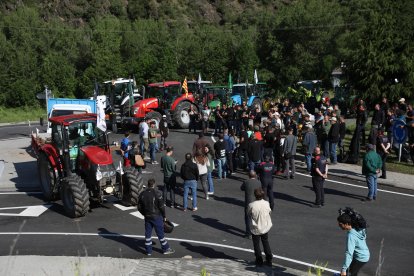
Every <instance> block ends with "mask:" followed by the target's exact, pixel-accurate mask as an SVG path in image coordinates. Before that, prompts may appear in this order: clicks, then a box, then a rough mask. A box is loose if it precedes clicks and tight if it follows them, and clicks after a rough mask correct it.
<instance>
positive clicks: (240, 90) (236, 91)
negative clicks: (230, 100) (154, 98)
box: [231, 85, 252, 95]
mask: <svg viewBox="0 0 414 276" xmlns="http://www.w3.org/2000/svg"><path fill="white" fill-rule="evenodd" d="M245 90H246V86H245V85H240V86H233V88H232V90H231V94H232V95H244V93H245ZM251 92H252V86H251V85H249V87H248V88H247V95H250V94H251Z"/></svg>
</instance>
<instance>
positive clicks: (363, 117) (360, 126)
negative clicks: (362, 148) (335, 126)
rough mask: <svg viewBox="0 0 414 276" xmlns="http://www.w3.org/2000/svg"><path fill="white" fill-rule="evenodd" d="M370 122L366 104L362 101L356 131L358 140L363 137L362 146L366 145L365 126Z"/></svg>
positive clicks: (357, 113)
mask: <svg viewBox="0 0 414 276" xmlns="http://www.w3.org/2000/svg"><path fill="white" fill-rule="evenodd" d="M367 120H368V114H367V111H366V107H365V103H364V101H363V100H360V103H359V105H358V107H357V111H356V129H355V132H356V134H357V136H356V137H357V139H358V140H359V138H360V137H362V144H363V145H365V124H366V123H367Z"/></svg>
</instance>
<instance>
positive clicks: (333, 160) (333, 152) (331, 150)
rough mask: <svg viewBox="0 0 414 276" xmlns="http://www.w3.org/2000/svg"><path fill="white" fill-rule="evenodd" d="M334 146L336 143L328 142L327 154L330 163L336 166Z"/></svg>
mask: <svg viewBox="0 0 414 276" xmlns="http://www.w3.org/2000/svg"><path fill="white" fill-rule="evenodd" d="M336 145H337V143H332V142H329V152H330V154H331V163H332V164H336V163H337V162H338V160H337V156H336Z"/></svg>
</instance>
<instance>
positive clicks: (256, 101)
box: [251, 98, 263, 112]
mask: <svg viewBox="0 0 414 276" xmlns="http://www.w3.org/2000/svg"><path fill="white" fill-rule="evenodd" d="M251 107H252V109H253V108H256V107H259V109H260V110H259V112H263V106H262V101H261V100H260V99H259V98H254V100H253V102H252V105H251Z"/></svg>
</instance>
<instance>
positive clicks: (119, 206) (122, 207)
mask: <svg viewBox="0 0 414 276" xmlns="http://www.w3.org/2000/svg"><path fill="white" fill-rule="evenodd" d="M114 206H115V207H116V208H118V209H121V210H122V211H128V210H134V209H137V206H128V207H127V206H124V205H121V204H116V203H115V204H114Z"/></svg>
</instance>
